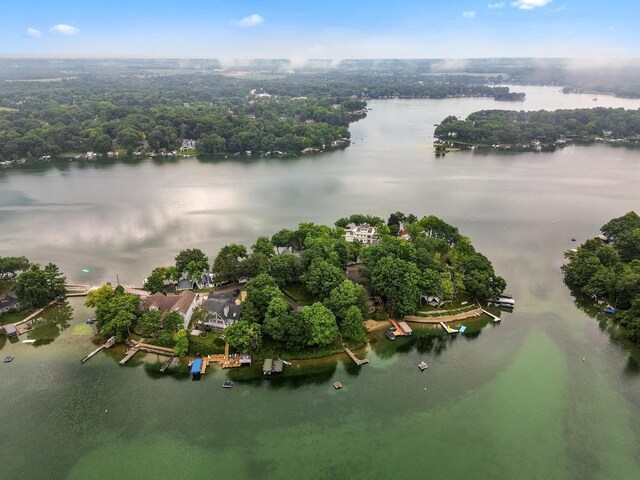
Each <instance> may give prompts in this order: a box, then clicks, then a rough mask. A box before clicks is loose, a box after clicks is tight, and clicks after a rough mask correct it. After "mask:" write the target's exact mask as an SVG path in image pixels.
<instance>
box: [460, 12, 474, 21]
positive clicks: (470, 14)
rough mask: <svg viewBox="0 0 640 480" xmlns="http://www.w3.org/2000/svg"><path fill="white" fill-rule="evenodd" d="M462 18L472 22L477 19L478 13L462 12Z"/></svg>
mask: <svg viewBox="0 0 640 480" xmlns="http://www.w3.org/2000/svg"><path fill="white" fill-rule="evenodd" d="M462 16H463V17H464V18H468V19H469V20H470V19H472V18H475V17H476V12H474V11H473V10H469V11H468V12H462Z"/></svg>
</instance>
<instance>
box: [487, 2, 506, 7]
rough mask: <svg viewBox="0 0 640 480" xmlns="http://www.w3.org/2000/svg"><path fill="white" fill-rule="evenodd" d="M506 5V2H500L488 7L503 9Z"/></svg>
mask: <svg viewBox="0 0 640 480" xmlns="http://www.w3.org/2000/svg"><path fill="white" fill-rule="evenodd" d="M505 4H506V2H498V3H490V4H489V5H487V7H489V8H502V7H504V6H505Z"/></svg>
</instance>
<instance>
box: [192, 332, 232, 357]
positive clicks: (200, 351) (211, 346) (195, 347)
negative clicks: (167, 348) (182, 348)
mask: <svg viewBox="0 0 640 480" xmlns="http://www.w3.org/2000/svg"><path fill="white" fill-rule="evenodd" d="M221 335H222V332H218V331H213V332H209V333H207V335H206V336H204V337H202V336H201V337H193V336H190V337H189V355H195V356H200V355H215V354H218V353H224V340H222V339H221V338H220V336H221Z"/></svg>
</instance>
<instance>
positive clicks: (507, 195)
mask: <svg viewBox="0 0 640 480" xmlns="http://www.w3.org/2000/svg"><path fill="white" fill-rule="evenodd" d="M517 90H524V91H526V93H527V99H526V100H525V101H524V102H519V103H505V102H496V101H493V100H492V99H488V98H473V99H472V98H461V99H446V100H384V101H383V100H380V101H372V102H370V103H369V107H370V108H371V109H372V110H371V111H370V112H369V115H368V117H367V118H366V119H364V120H361V121H359V122H357V123H355V124H353V125H352V127H351V131H352V141H353V144H352V145H351V146H350V147H349V148H347V149H345V150H341V151H335V152H331V153H326V154H319V155H310V156H303V157H300V158H295V159H268V160H267V159H261V158H247V157H243V158H240V159H238V158H233V159H231V158H229V159H226V160H225V159H211V160H199V159H195V158H190V159H182V160H177V161H169V160H164V161H163V160H159V161H156V160H150V159H149V160H131V159H130V160H124V161H122V160H121V161H113V162H111V161H110V162H105V163H100V162H97V163H91V164H78V163H75V162H72V163H69V162H52V163H51V164H47V165H38V166H33V167H28V168H20V169H14V170H8V171H3V172H1V173H0V255H12V254H13V255H26V256H27V257H29V258H30V259H31V260H33V261H41V262H45V261H54V262H56V263H58V264H59V265H60V267H61V269H62V270H63V271H64V272H65V274H66V275H67V277H68V278H69V280H71V281H74V282H82V283H93V284H98V283H101V282H104V281H113V282H115V280H116V275H117V276H118V278H119V279H120V281H121V282H122V283H131V284H140V283H141V282H142V280H143V279H144V277H145V276H146V275H147V274H148V273H149V272H150V271H151V269H152V268H153V267H155V266H158V265H163V264H170V263H172V259H173V257H174V256H175V254H176V253H177V252H178V251H179V250H181V249H183V248H189V247H198V248H201V249H203V250H204V251H205V252H206V253H208V254H209V256H210V258H213V256H214V255H215V254H216V252H217V250H218V249H219V248H220V247H221V246H223V245H225V244H228V243H230V242H240V243H244V244H246V245H248V246H250V245H251V243H252V242H253V240H255V238H256V237H257V236H259V235H271V234H272V233H274V232H275V231H277V230H279V229H281V228H284V227H289V228H292V227H295V226H296V225H297V224H298V223H299V222H302V221H314V222H318V223H328V224H332V223H333V222H334V221H335V220H336V219H337V218H339V217H343V216H347V215H349V214H351V213H354V212H362V213H371V214H375V215H380V216H384V217H386V216H387V215H388V214H389V213H391V212H393V211H396V210H400V211H404V212H407V213H408V212H413V213H415V214H416V215H418V216H422V215H429V214H434V215H438V216H440V217H442V218H443V219H444V220H446V221H447V222H449V223H451V224H453V225H456V226H457V227H459V229H460V231H461V233H463V234H464V235H467V236H469V237H470V238H471V240H472V242H473V244H474V246H476V248H477V249H478V250H480V251H481V252H482V253H484V254H485V255H487V257H489V259H490V260H491V261H492V262H493V264H494V267H495V269H496V271H497V273H498V274H499V275H501V276H503V277H504V278H505V279H506V280H507V282H508V284H509V285H508V288H507V290H508V292H509V293H511V294H512V295H514V297H515V298H516V301H517V308H516V310H515V311H514V312H513V313H512V314H504V315H503V322H502V323H501V324H500V325H493V324H486V322H479V323H478V322H476V323H475V324H473V325H471V327H472V329H471V330H472V333H471V335H468V336H464V337H463V336H460V337H457V338H453V337H444V336H443V335H440V334H439V333H438V332H437V331H436V330H430V329H421V328H417V329H416V333H415V334H414V336H413V338H411V339H398V340H396V341H395V342H389V341H387V340H384V339H382V338H378V337H376V338H375V339H374V340H373V341H372V345H371V350H370V351H369V352H368V353H367V357H368V358H369V361H370V364H369V365H366V366H364V367H362V368H361V369H360V370H356V369H355V367H353V366H352V365H351V364H349V363H348V362H347V359H346V357H343V356H339V357H335V358H329V359H325V360H322V361H316V362H308V363H302V364H294V367H292V368H291V369H290V370H288V371H287V372H286V375H284V376H282V377H279V378H274V379H271V380H268V381H266V380H263V379H261V378H259V375H258V376H256V375H253V373H254V371H252V370H246V371H244V372H231V373H228V372H226V371H225V372H224V373H223V372H221V371H219V370H217V369H213V370H210V371H208V372H207V374H206V376H205V377H204V378H203V379H202V381H200V382H192V381H191V380H190V379H189V378H188V377H187V376H186V375H184V374H182V373H180V372H177V373H175V374H174V375H165V376H160V375H159V374H158V373H157V368H158V367H157V364H154V363H153V362H152V361H151V360H153V359H149V358H147V359H146V360H147V361H143V360H142V359H140V360H134V361H133V362H132V363H131V365H130V366H127V367H119V366H118V364H117V360H118V359H119V358H121V351H119V350H117V349H115V350H113V351H108V352H105V353H101V354H99V355H97V356H96V357H94V358H93V359H91V360H90V361H89V362H88V363H87V364H85V365H82V366H81V365H80V362H79V360H80V358H82V357H83V356H84V355H85V354H86V353H88V352H89V351H90V350H92V349H93V345H92V343H91V341H90V339H91V337H90V335H88V331H87V329H86V328H85V325H84V320H85V319H86V318H87V316H88V315H89V312H88V311H87V310H86V309H85V308H84V307H83V306H82V300H79V299H74V300H71V301H70V305H69V306H67V307H60V308H58V309H57V310H51V311H49V312H47V314H46V316H47V317H50V318H49V323H47V325H46V326H44V327H42V328H41V329H40V330H38V331H36V332H35V333H34V334H33V335H34V337H33V338H40V340H39V341H38V343H37V344H36V346H28V345H23V344H21V343H18V344H10V343H8V342H6V341H5V340H4V337H2V338H0V349H1V351H2V354H3V355H8V354H11V355H15V356H16V359H15V360H14V361H13V363H11V364H8V365H3V367H2V369H1V370H0V371H1V372H2V374H1V376H0V378H1V379H2V381H1V382H0V392H2V399H3V409H2V413H0V424H1V425H2V428H1V429H0V448H1V449H2V452H3V462H2V464H0V476H2V477H5V478H31V479H37V478H43V479H44V478H72V479H75V478H83V479H86V478H92V479H93V478H96V479H101V478H105V479H106V478H119V477H124V476H132V477H139V478H157V479H160V478H172V479H175V478H190V479H191V478H195V477H204V478H221V477H223V476H224V477H228V476H234V477H236V478H283V479H285V478H287V479H288V478H312V479H315V478H318V479H324V478H349V479H351V478H368V479H371V478H390V477H392V476H397V477H399V478H423V477H432V478H462V477H466V478H492V479H501V478H504V479H513V478H532V479H533V478H536V479H537V478H548V479H555V478H558V479H565V478H571V479H585V478H593V479H611V478H616V479H625V478H629V479H632V478H633V479H635V478H638V476H640V421H638V418H640V352H639V350H638V349H637V348H632V347H629V346H628V345H626V344H625V343H624V342H622V341H621V340H620V339H619V334H618V332H617V330H616V328H615V327H612V326H610V325H608V324H607V323H606V322H598V321H597V320H595V319H593V318H592V317H591V316H589V315H588V314H587V313H585V312H584V311H583V309H582V308H579V306H578V305H576V303H575V302H574V299H573V298H572V296H571V294H570V292H569V291H568V289H567V288H566V287H565V286H564V284H563V281H562V275H561V271H560V266H561V265H562V262H563V252H564V251H565V250H567V249H569V248H573V247H574V246H575V245H576V244H575V243H573V242H571V238H573V237H575V238H576V239H578V241H579V242H581V241H583V240H585V239H586V238H589V237H592V236H595V235H597V234H598V229H599V227H600V226H601V225H602V224H604V223H605V222H606V221H607V220H609V219H610V218H612V217H614V216H619V215H622V214H624V213H626V212H627V211H629V210H632V209H635V210H636V211H638V210H639V209H640V188H639V187H640V166H639V164H640V151H638V150H630V149H626V148H614V147H610V146H607V145H594V146H589V147H585V146H571V147H567V148H565V149H562V150H558V151H556V152H554V153H522V154H515V155H514V154H505V153H480V152H475V151H464V152H457V153H453V154H448V155H447V156H445V157H440V158H436V157H435V155H434V153H433V150H432V148H431V143H432V141H433V130H434V126H433V125H434V124H436V123H438V122H439V121H441V120H442V119H443V118H445V117H446V116H448V115H457V116H466V115H467V114H469V113H471V112H472V111H476V110H480V109H487V108H492V109H493V108H502V109H526V110H535V109H541V108H546V109H557V108H577V107H594V106H623V107H626V108H639V107H640V100H630V99H618V98H613V97H609V96H604V95H598V102H593V100H592V98H593V95H575V94H572V95H563V94H562V93H560V92H559V91H558V89H557V88H551V87H524V88H523V87H518V88H517ZM85 268H86V269H89V272H88V273H84V272H83V271H82V269H85ZM422 360H424V361H426V362H427V363H428V364H429V369H428V370H427V371H425V372H423V373H421V372H420V371H419V370H418V368H417V364H418V363H420V361H422ZM227 376H230V377H231V378H232V379H234V380H235V381H236V385H235V386H234V388H233V389H231V390H223V389H222V388H220V385H221V383H222V381H223V380H224V379H226V378H227ZM334 381H341V382H342V384H343V385H344V388H342V389H341V390H339V391H335V390H334V389H333V387H332V386H331V384H332V383H333V382H334Z"/></svg>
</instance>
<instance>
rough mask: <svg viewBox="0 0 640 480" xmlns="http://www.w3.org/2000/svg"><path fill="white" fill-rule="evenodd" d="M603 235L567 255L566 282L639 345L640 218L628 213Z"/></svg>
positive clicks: (564, 270) (609, 223) (613, 221)
mask: <svg viewBox="0 0 640 480" xmlns="http://www.w3.org/2000/svg"><path fill="white" fill-rule="evenodd" d="M600 231H601V232H602V235H600V236H598V237H596V238H592V239H590V240H587V241H586V242H585V243H583V244H582V245H580V246H579V247H578V248H577V249H572V250H570V251H568V252H566V254H565V257H566V259H567V263H566V264H565V265H564V266H563V267H562V269H563V272H564V279H565V282H566V283H567V285H568V286H569V287H570V288H571V289H572V291H573V292H575V293H576V294H579V295H582V296H585V297H586V298H589V299H590V300H591V301H593V302H595V304H597V305H598V306H599V311H600V312H602V313H604V314H607V315H608V316H610V317H611V318H613V319H614V320H616V321H619V322H620V325H622V326H623V327H625V329H626V333H627V336H628V338H629V339H630V340H631V341H632V342H634V343H639V344H640V216H638V214H636V213H635V212H633V211H632V212H629V213H627V214H625V215H623V216H622V217H618V218H614V219H612V220H610V221H609V222H607V223H606V224H605V225H603V226H602V228H601V229H600Z"/></svg>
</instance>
